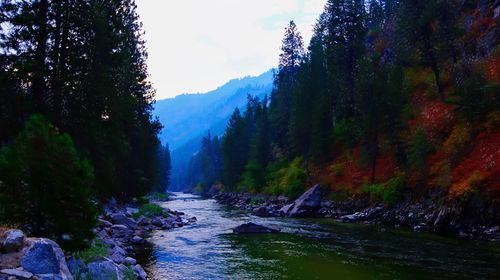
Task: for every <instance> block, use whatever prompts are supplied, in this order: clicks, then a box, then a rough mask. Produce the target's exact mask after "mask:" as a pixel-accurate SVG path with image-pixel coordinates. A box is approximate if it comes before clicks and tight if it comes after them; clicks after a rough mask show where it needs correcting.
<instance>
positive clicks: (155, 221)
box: [151, 217, 163, 227]
mask: <svg viewBox="0 0 500 280" xmlns="http://www.w3.org/2000/svg"><path fill="white" fill-rule="evenodd" d="M151 224H152V225H154V226H157V227H162V226H163V220H162V218H160V217H154V218H153V220H151Z"/></svg>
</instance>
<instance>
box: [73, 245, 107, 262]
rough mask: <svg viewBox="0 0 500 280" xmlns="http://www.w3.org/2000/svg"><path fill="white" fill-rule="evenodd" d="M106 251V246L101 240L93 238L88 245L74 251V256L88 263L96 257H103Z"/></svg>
mask: <svg viewBox="0 0 500 280" xmlns="http://www.w3.org/2000/svg"><path fill="white" fill-rule="evenodd" d="M107 253H108V246H107V245H106V244H104V243H103V242H102V241H101V240H99V239H95V240H94V241H93V242H92V243H91V244H90V247H89V248H87V249H85V250H83V251H79V252H76V253H75V257H76V258H79V259H81V260H82V261H84V262H85V263H89V262H91V261H93V260H95V259H97V258H98V257H105V256H106V255H107Z"/></svg>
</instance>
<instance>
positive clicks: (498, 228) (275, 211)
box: [214, 185, 500, 242]
mask: <svg viewBox="0 0 500 280" xmlns="http://www.w3.org/2000/svg"><path fill="white" fill-rule="evenodd" d="M214 199H216V201H217V202H218V203H220V204H225V205H230V206H234V207H237V208H240V209H245V210H248V211H251V212H252V214H253V215H256V216H260V217H285V216H287V217H296V218H301V217H319V218H328V219H334V220H336V221H338V222H342V223H364V224H379V225H384V226H390V227H396V228H399V227H406V228H409V229H412V230H413V231H418V232H421V231H426V232H436V233H442V234H453V235H457V236H459V237H464V238H473V239H481V240H488V241H497V242H498V241H500V202H499V201H497V200H495V199H494V198H493V195H492V194H488V193H482V194H479V193H478V194H472V195H470V196H468V197H462V198H459V199H450V198H448V197H447V196H446V193H443V192H442V191H439V190H429V191H427V192H426V193H425V194H423V195H421V197H420V198H419V199H415V198H412V197H411V196H409V195H408V196H407V197H406V198H405V199H404V200H403V201H402V202H400V203H398V204H396V205H393V206H386V205H383V204H380V203H374V202H372V201H371V200H370V197H369V196H368V195H364V194H360V195H355V196H352V197H350V198H347V199H345V200H340V201H333V200H329V199H326V198H325V197H324V193H323V191H322V190H321V187H320V186H318V185H316V186H314V187H313V188H311V189H309V190H308V191H306V192H305V193H304V194H303V195H302V196H300V197H299V198H298V199H296V200H295V201H291V200H289V199H288V198H286V197H284V196H278V197H277V196H269V195H262V194H257V195H254V194H248V193H246V194H239V193H220V194H218V195H215V196H214Z"/></svg>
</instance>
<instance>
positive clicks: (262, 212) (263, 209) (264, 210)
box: [252, 206, 272, 217]
mask: <svg viewBox="0 0 500 280" xmlns="http://www.w3.org/2000/svg"><path fill="white" fill-rule="evenodd" d="M252 215H254V216H258V217H270V216H272V215H271V210H270V207H268V206H260V207H257V208H255V209H254V210H253V211H252Z"/></svg>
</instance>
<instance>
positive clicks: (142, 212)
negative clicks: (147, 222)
mask: <svg viewBox="0 0 500 280" xmlns="http://www.w3.org/2000/svg"><path fill="white" fill-rule="evenodd" d="M161 215H165V213H164V209H163V208H162V207H161V206H159V205H157V204H154V203H146V204H143V205H141V206H140V207H139V211H138V212H137V213H135V214H134V215H133V217H134V218H135V219H137V218H139V217H140V216H144V217H148V218H152V217H155V216H161Z"/></svg>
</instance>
